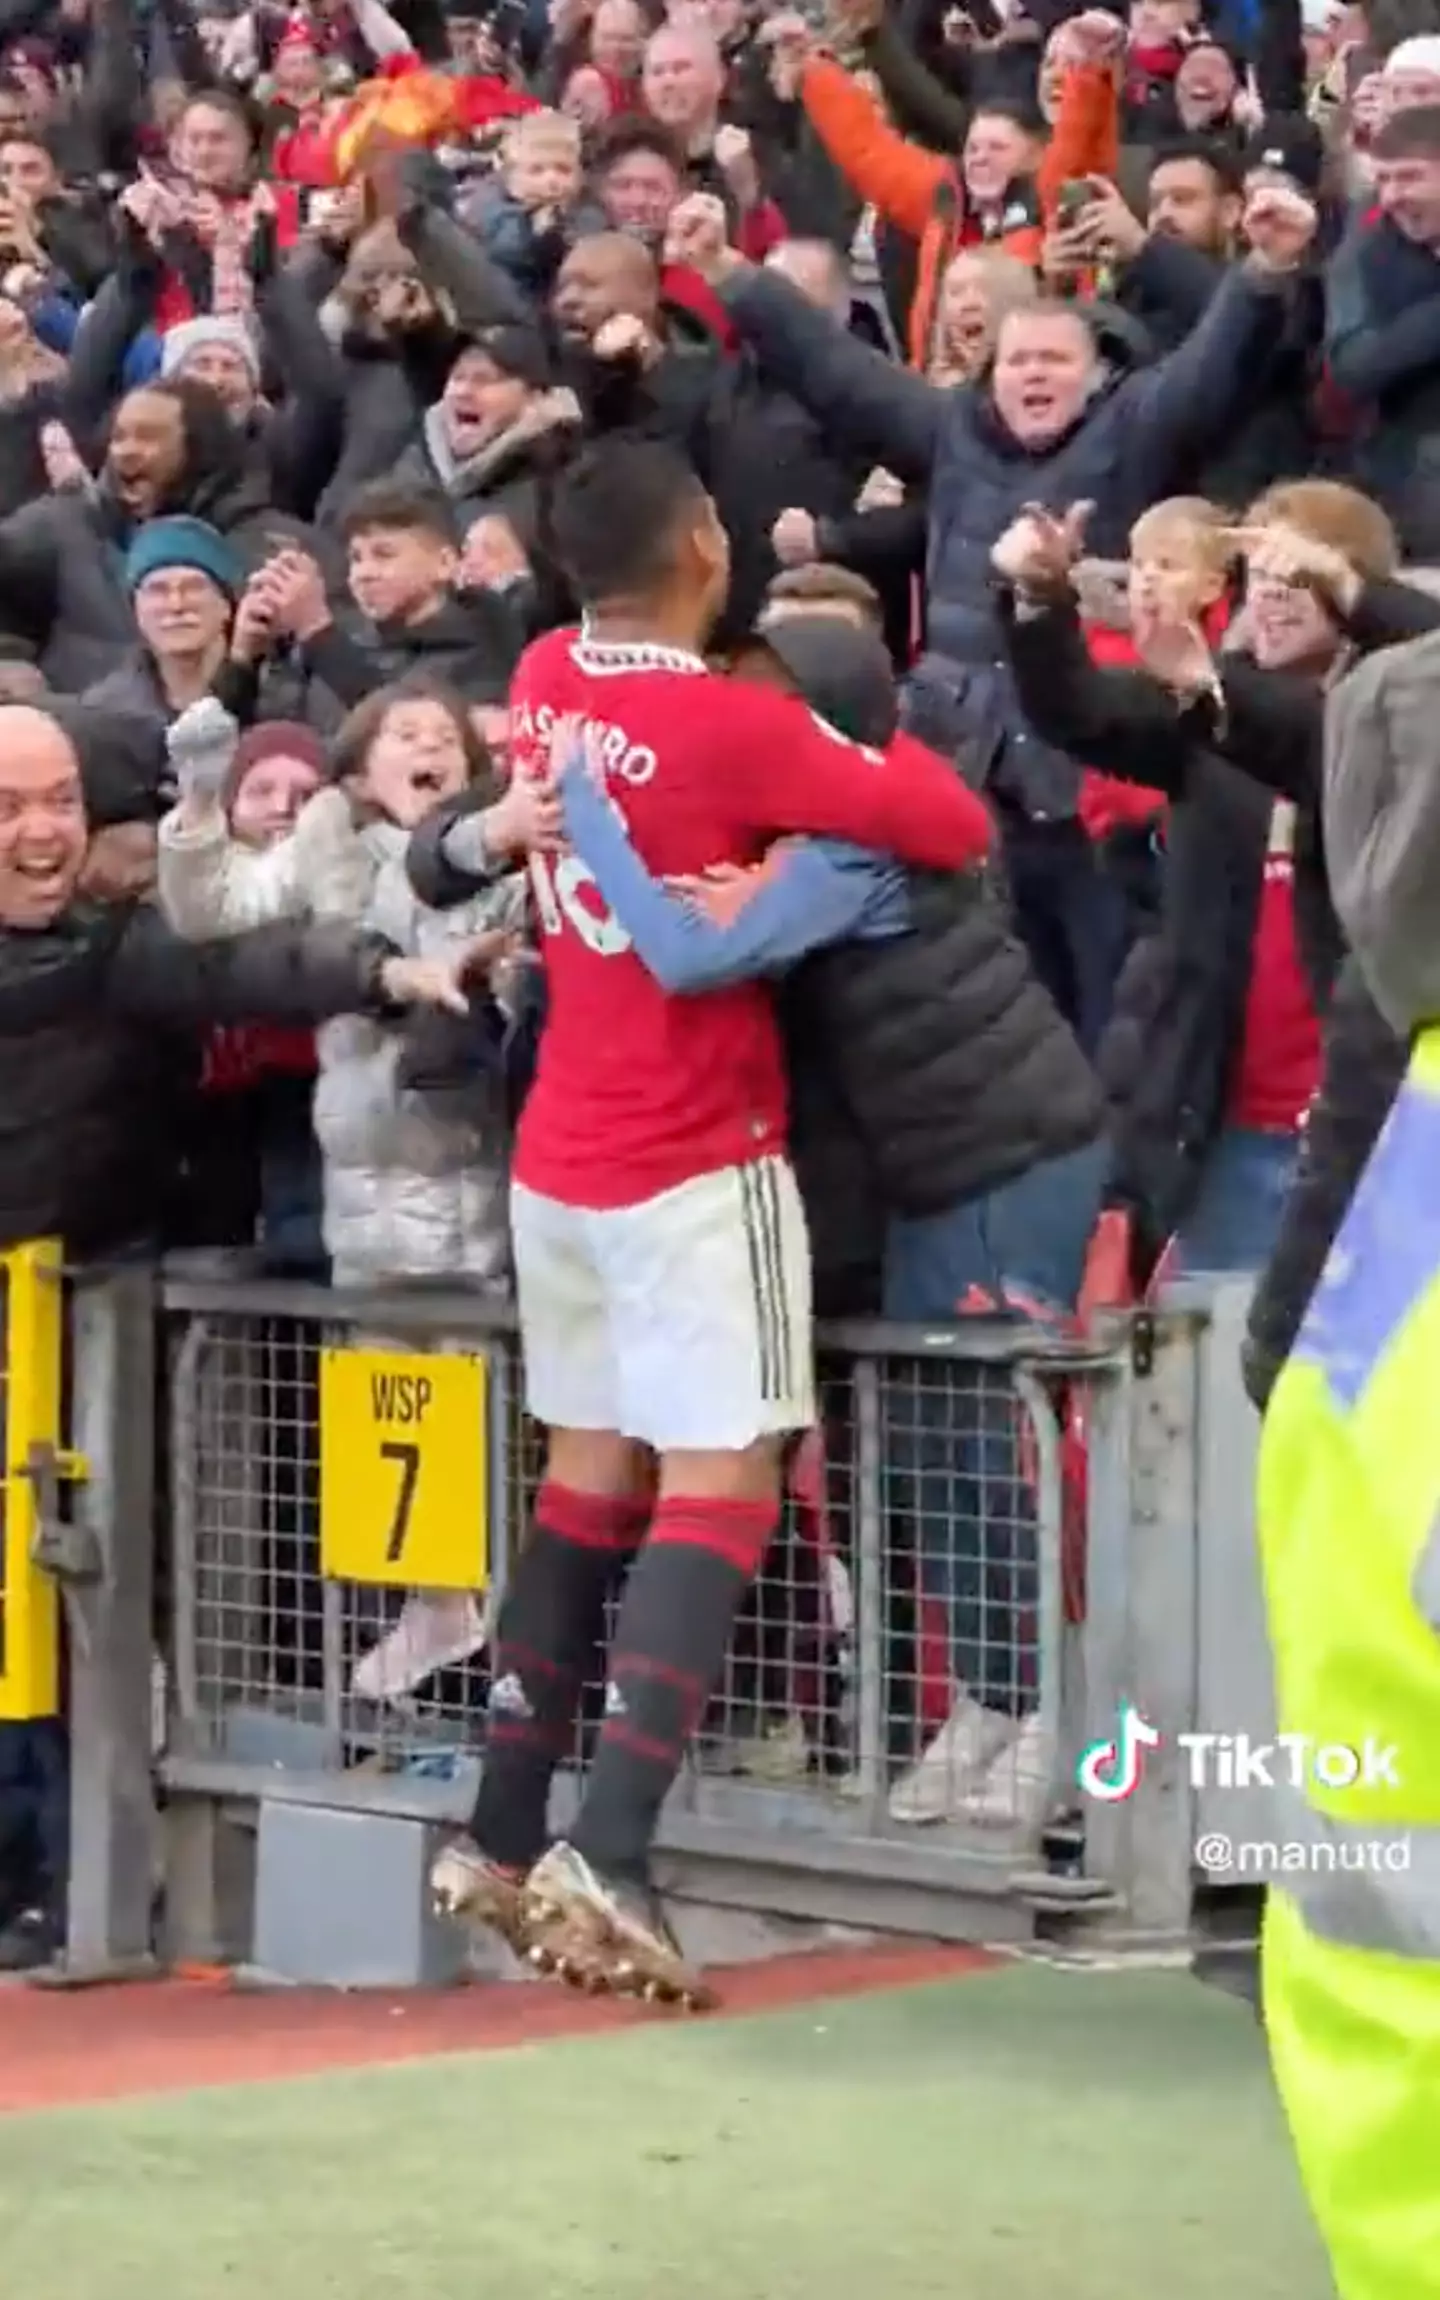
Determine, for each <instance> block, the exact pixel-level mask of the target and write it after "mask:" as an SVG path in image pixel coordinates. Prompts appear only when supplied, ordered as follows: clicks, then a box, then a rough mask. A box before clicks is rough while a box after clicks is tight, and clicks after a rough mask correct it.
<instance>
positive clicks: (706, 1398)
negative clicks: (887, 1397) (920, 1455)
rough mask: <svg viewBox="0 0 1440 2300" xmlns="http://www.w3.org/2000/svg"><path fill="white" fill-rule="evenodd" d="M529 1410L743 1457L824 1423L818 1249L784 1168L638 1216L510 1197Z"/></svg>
mask: <svg viewBox="0 0 1440 2300" xmlns="http://www.w3.org/2000/svg"><path fill="white" fill-rule="evenodd" d="M510 1219H511V1229H512V1233H513V1238H514V1248H515V1277H516V1285H517V1289H518V1293H519V1300H520V1338H521V1343H522V1346H523V1349H524V1354H525V1389H526V1402H527V1404H528V1406H529V1408H530V1411H531V1413H533V1414H534V1415H535V1416H536V1418H537V1420H539V1421H542V1422H546V1423H549V1424H550V1425H551V1426H552V1427H558V1428H561V1429H604V1430H619V1431H620V1432H621V1433H622V1434H623V1435H624V1436H626V1437H631V1438H637V1439H639V1440H640V1441H641V1442H643V1443H644V1444H646V1445H649V1446H653V1447H654V1448H655V1449H656V1451H657V1452H660V1453H666V1452H672V1451H677V1450H681V1449H687V1448H688V1449H690V1450H692V1451H713V1452H731V1451H734V1452H738V1451H739V1450H740V1449H741V1448H742V1447H744V1446H748V1445H751V1444H753V1443H754V1441H755V1439H756V1438H760V1437H772V1436H780V1435H784V1434H786V1433H788V1432H789V1431H791V1430H797V1429H805V1428H808V1426H809V1425H810V1423H811V1422H813V1420H814V1418H815V1383H814V1372H813V1364H812V1354H811V1332H810V1243H809V1239H808V1237H807V1236H806V1231H805V1214H804V1209H803V1207H802V1206H801V1203H800V1193H799V1190H798V1189H797V1188H796V1184H795V1176H794V1174H793V1173H792V1172H791V1169H790V1165H789V1162H788V1160H786V1159H784V1158H774V1157H769V1158H759V1159H756V1160H755V1162H754V1163H753V1165H748V1166H725V1167H721V1168H720V1169H719V1171H718V1172H716V1173H713V1174H701V1175H698V1176H696V1178H695V1179H694V1180H693V1181H690V1182H682V1183H681V1184H679V1186H678V1187H677V1188H675V1189H673V1190H664V1191H662V1192H661V1193H660V1195H659V1196H658V1197H655V1198H647V1199H645V1200H644V1201H643V1202H642V1203H641V1204H640V1205H638V1206H614V1207H606V1208H603V1209H599V1210H597V1209H594V1208H587V1207H583V1206H565V1205H561V1204H560V1203H559V1201H558V1200H556V1199H554V1198H546V1197H542V1196H541V1195H540V1194H539V1193H538V1192H537V1191H534V1190H527V1189H526V1188H525V1187H524V1186H523V1184H521V1183H518V1182H517V1183H516V1184H515V1185H514V1187H513V1189H512V1191H511V1198H510Z"/></svg>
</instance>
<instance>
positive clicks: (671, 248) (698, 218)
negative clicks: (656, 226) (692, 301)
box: [665, 192, 744, 284]
mask: <svg viewBox="0 0 1440 2300" xmlns="http://www.w3.org/2000/svg"><path fill="white" fill-rule="evenodd" d="M665 260H666V262H667V263H672V264H688V265H689V266H690V269H691V270H692V271H695V272H698V273H699V274H700V277H701V279H703V280H709V281H710V282H711V283H712V284H713V283H714V282H716V281H718V280H722V279H726V278H728V276H729V275H730V273H731V272H733V271H736V270H738V269H739V267H740V265H741V264H742V263H743V262H744V258H743V256H740V255H737V254H736V252H735V250H734V248H732V247H731V246H730V243H729V227H728V225H727V223H726V219H725V204H724V202H723V200H717V199H714V198H713V197H712V196H711V194H710V193H709V192H692V193H691V195H690V197H689V199H687V200H681V201H680V203H679V205H678V206H677V207H675V208H674V209H672V211H671V215H670V223H669V227H668V229H667V231H666V234H665Z"/></svg>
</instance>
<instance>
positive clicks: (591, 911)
mask: <svg viewBox="0 0 1440 2300" xmlns="http://www.w3.org/2000/svg"><path fill="white" fill-rule="evenodd" d="M530 884H531V886H532V887H533V888H534V890H535V907H536V909H537V910H538V911H539V913H540V924H541V925H542V927H543V928H544V929H545V932H546V933H547V934H559V932H560V930H561V928H562V927H563V926H564V925H565V924H566V922H567V920H568V922H569V924H570V925H571V926H573V927H574V929H575V932H576V933H577V934H578V935H579V937H580V940H581V941H582V942H583V943H584V945H585V948H586V949H587V950H593V951H594V953H595V955H596V957H597V958H614V957H615V956H616V955H617V954H618V953H619V952H620V951H622V950H629V948H630V937H629V935H628V934H627V933H626V932H625V929H624V927H623V926H622V925H621V924H620V921H619V919H618V918H617V917H616V916H615V913H614V912H613V911H612V910H611V909H610V908H609V907H608V905H607V904H606V902H605V899H604V897H603V895H602V894H601V892H600V889H599V887H598V886H597V884H596V882H595V874H594V872H593V871H590V870H587V869H586V867H585V865H584V863H583V862H581V860H580V858H579V856H578V855H555V856H553V857H552V856H550V855H536V854H532V855H531V857H530Z"/></svg>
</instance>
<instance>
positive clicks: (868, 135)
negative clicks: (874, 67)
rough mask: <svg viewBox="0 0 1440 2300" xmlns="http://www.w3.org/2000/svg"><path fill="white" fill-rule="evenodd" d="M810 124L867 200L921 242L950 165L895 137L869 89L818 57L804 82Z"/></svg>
mask: <svg viewBox="0 0 1440 2300" xmlns="http://www.w3.org/2000/svg"><path fill="white" fill-rule="evenodd" d="M800 100H801V102H802V103H803V105H804V106H805V111H806V116H807V117H808V119H809V121H810V125H811V126H812V127H813V129H814V130H815V133H816V135H817V136H818V137H819V138H820V141H821V143H822V144H823V145H824V147H825V149H826V151H827V152H828V153H829V154H830V157H831V159H832V160H833V161H834V162H835V164H836V166H837V167H838V168H840V169H842V170H843V171H844V174H845V175H846V176H847V177H848V179H849V181H850V182H851V183H852V184H853V185H854V187H855V189H856V191H857V192H858V193H859V194H860V197H861V199H862V200H867V201H868V202H869V203H870V205H871V206H872V207H873V208H876V209H877V210H878V211H879V213H880V214H881V215H882V216H884V217H885V218H886V219H887V221H889V222H890V223H892V224H897V225H898V226H899V228H900V230H901V231H902V232H906V233H908V234H909V236H910V238H911V239H914V240H918V239H919V238H920V236H921V234H922V233H923V232H924V230H925V226H926V225H927V224H928V222H929V221H930V216H931V213H932V210H933V209H934V205H935V196H936V194H937V192H938V191H939V189H940V186H941V185H942V184H943V183H944V182H945V180H946V178H947V176H948V175H949V174H950V172H951V170H950V162H949V161H948V160H943V159H941V158H940V156H939V154H938V153H935V152H927V151H926V150H925V149H924V148H923V146H921V145H919V144H912V143H910V142H909V141H908V140H907V138H906V137H904V136H902V135H899V134H897V133H896V131H895V129H894V128H892V127H891V126H890V124H889V122H888V121H887V120H886V118H885V116H884V114H883V113H882V111H881V109H880V106H879V105H878V104H877V103H876V101H875V98H874V97H873V96H872V95H871V94H870V92H869V90H868V89H867V88H863V87H861V85H860V83H859V81H858V80H853V79H852V78H851V76H850V74H849V73H848V72H847V71H845V70H844V69H843V68H842V66H840V65H839V64H837V63H835V62H834V61H833V60H832V59H831V58H830V57H828V56H814V57H812V58H811V60H810V62H809V63H808V64H807V65H806V67H805V72H804V77H803V78H802V80H801V82H800Z"/></svg>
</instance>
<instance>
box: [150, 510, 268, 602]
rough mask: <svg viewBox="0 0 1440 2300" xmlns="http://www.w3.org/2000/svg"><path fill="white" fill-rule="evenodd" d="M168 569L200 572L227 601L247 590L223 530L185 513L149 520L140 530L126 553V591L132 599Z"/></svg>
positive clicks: (242, 571)
mask: <svg viewBox="0 0 1440 2300" xmlns="http://www.w3.org/2000/svg"><path fill="white" fill-rule="evenodd" d="M165 567H194V568H196V569H198V571H199V572H200V574H202V575H208V576H209V578H210V580H211V582H212V583H213V584H214V585H215V588H216V589H217V591H223V592H224V593H225V596H226V598H227V599H236V598H238V597H239V595H240V593H241V592H242V591H243V590H244V588H245V570H244V568H243V567H242V566H241V564H240V561H239V559H238V558H237V556H236V554H235V553H234V552H233V551H232V550H231V548H230V545H229V544H228V543H227V542H226V540H225V537H224V536H223V535H222V534H221V533H220V530H219V528H218V527H212V526H211V525H210V523H209V521H208V520H206V519H192V518H190V517H189V516H188V514H186V513H183V512H179V513H176V514H175V516H174V517H172V518H163V519H147V520H146V522H145V524H144V526H143V527H140V528H137V529H136V532H135V538H134V541H133V542H132V543H131V545H130V548H129V550H128V551H127V552H126V554H125V588H126V590H127V591H128V592H129V593H130V595H131V597H132V598H133V597H134V595H135V593H136V592H137V591H138V590H139V588H140V585H141V584H142V583H143V582H144V581H145V578H146V577H147V575H158V574H159V573H160V571H161V569H162V568H165Z"/></svg>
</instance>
